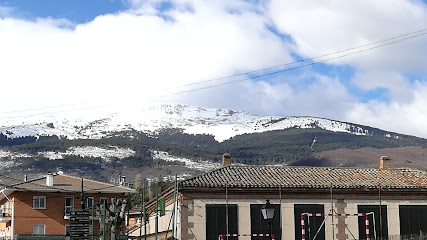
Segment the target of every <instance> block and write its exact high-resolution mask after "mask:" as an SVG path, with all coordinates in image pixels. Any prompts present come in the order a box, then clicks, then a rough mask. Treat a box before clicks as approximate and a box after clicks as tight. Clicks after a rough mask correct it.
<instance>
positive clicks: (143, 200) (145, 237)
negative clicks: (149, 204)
mask: <svg viewBox="0 0 427 240" xmlns="http://www.w3.org/2000/svg"><path fill="white" fill-rule="evenodd" d="M142 209H143V211H144V215H143V218H144V240H147V223H146V222H145V218H146V217H147V215H146V214H147V211H146V210H145V183H144V182H142Z"/></svg>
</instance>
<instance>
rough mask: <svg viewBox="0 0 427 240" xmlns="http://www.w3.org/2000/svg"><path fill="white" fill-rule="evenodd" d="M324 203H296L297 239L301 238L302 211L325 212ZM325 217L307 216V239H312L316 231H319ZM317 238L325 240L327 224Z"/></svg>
mask: <svg viewBox="0 0 427 240" xmlns="http://www.w3.org/2000/svg"><path fill="white" fill-rule="evenodd" d="M324 211H325V210H324V207H323V204H295V205H294V218H295V239H302V238H301V214H302V213H324ZM324 219H325V218H324V217H314V216H313V217H305V239H307V240H312V239H314V236H316V233H317V232H318V231H319V228H320V226H321V225H322V222H323V220H324ZM316 239H317V240H325V225H323V226H322V228H321V229H320V232H319V234H318V235H317V237H316Z"/></svg>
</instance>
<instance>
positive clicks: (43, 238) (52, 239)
mask: <svg viewBox="0 0 427 240" xmlns="http://www.w3.org/2000/svg"><path fill="white" fill-rule="evenodd" d="M10 239H11V238H0V240H10ZM68 239H70V237H69V236H65V235H16V236H15V238H14V240H68ZM89 239H90V240H102V236H99V235H94V236H93V238H92V236H89ZM128 239H129V238H128V236H120V239H119V240H128Z"/></svg>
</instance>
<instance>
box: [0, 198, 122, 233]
mask: <svg viewBox="0 0 427 240" xmlns="http://www.w3.org/2000/svg"><path fill="white" fill-rule="evenodd" d="M73 195H74V207H75V208H77V209H78V208H81V204H80V194H79V193H75V194H69V193H66V195H65V193H43V192H39V193H37V192H14V193H13V194H11V196H9V198H11V199H12V201H13V202H14V220H15V221H14V235H16V234H32V233H33V225H34V224H44V225H46V228H45V231H46V232H45V233H46V234H47V235H50V234H55V235H57V234H58V235H64V234H65V225H69V224H70V221H69V220H68V219H64V209H65V197H66V196H73ZM34 196H45V197H46V209H33V197H34ZM85 197H93V198H94V201H95V204H96V203H97V202H98V201H100V198H101V197H107V198H108V202H109V203H111V198H113V197H116V198H125V196H124V194H85ZM4 202H5V200H3V201H2V202H0V205H1V204H4ZM89 224H92V220H90V221H89ZM9 225H10V222H9V223H8V224H0V231H2V230H4V231H6V227H7V226H9ZM98 232H99V222H98V220H97V219H96V218H95V221H94V233H95V234H97V233H98ZM123 233H124V228H123Z"/></svg>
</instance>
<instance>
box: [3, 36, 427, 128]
mask: <svg viewBox="0 0 427 240" xmlns="http://www.w3.org/2000/svg"><path fill="white" fill-rule="evenodd" d="M426 34H427V28H426V29H422V30H418V31H414V32H410V33H406V34H402V35H399V36H395V37H390V38H386V39H383V40H379V41H376V42H372V43H367V44H364V45H360V46H356V47H351V48H346V49H343V50H339V51H335V52H333V53H328V54H323V55H319V56H316V57H312V58H305V59H301V60H298V61H293V62H289V63H285V64H280V65H275V66H271V67H267V68H262V69H258V70H253V71H248V72H243V73H239V74H234V75H228V76H224V77H219V78H212V79H208V80H203V81H198V82H193V83H189V84H185V85H182V86H177V87H175V88H170V89H165V90H166V91H167V90H174V89H181V88H185V87H191V86H195V85H200V84H205V83H209V82H217V81H221V80H225V79H230V78H236V77H241V76H245V77H244V78H241V79H237V80H232V81H228V82H223V83H218V84H213V85H211V86H205V87H199V88H194V89H189V90H182V91H177V92H174V93H169V94H165V95H161V96H157V97H151V98H145V99H144V100H154V99H159V98H164V97H169V96H175V95H180V94H185V93H190V92H196V91H200V90H205V89H210V88H214V87H219V86H224V85H229V84H233V83H238V82H243V81H248V80H253V79H258V78H262V77H266V76H271V75H275V74H278V73H282V72H287V71H292V70H296V69H300V68H304V67H308V66H313V65H317V64H320V63H325V62H330V61H332V60H336V59H340V58H344V57H348V56H351V55H355V54H359V53H363V52H366V51H370V50H374V49H377V48H381V47H385V46H388V45H391V44H395V43H398V42H402V41H406V40H409V39H413V38H417V37H420V36H423V35H426ZM358 49H361V50H358ZM354 50H357V51H354ZM346 52H350V53H346ZM341 53H344V54H342V55H339V56H335V57H330V58H326V59H322V58H325V57H328V56H334V55H337V54H341ZM316 59H321V60H319V61H314V60H316ZM304 62H309V63H306V64H302V65H299V66H295V67H290V68H285V69H281V70H276V71H273V72H269V73H265V74H259V75H257V76H252V77H247V75H249V74H256V73H259V72H264V71H267V70H273V69H277V68H283V67H286V66H292V65H295V64H298V63H304ZM75 105H79V104H68V105H59V106H53V107H45V108H38V109H33V110H43V109H52V108H59V107H63V106H75ZM105 106H107V105H98V106H93V107H86V108H79V109H73V110H64V111H54V112H45V113H35V114H26V115H20V116H10V117H0V119H12V118H21V117H32V116H40V115H48V114H55V113H61V112H69V111H81V110H86V109H87V110H88V109H95V108H100V107H105ZM28 111H32V110H31V109H27V110H17V111H11V112H6V113H19V112H28Z"/></svg>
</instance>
